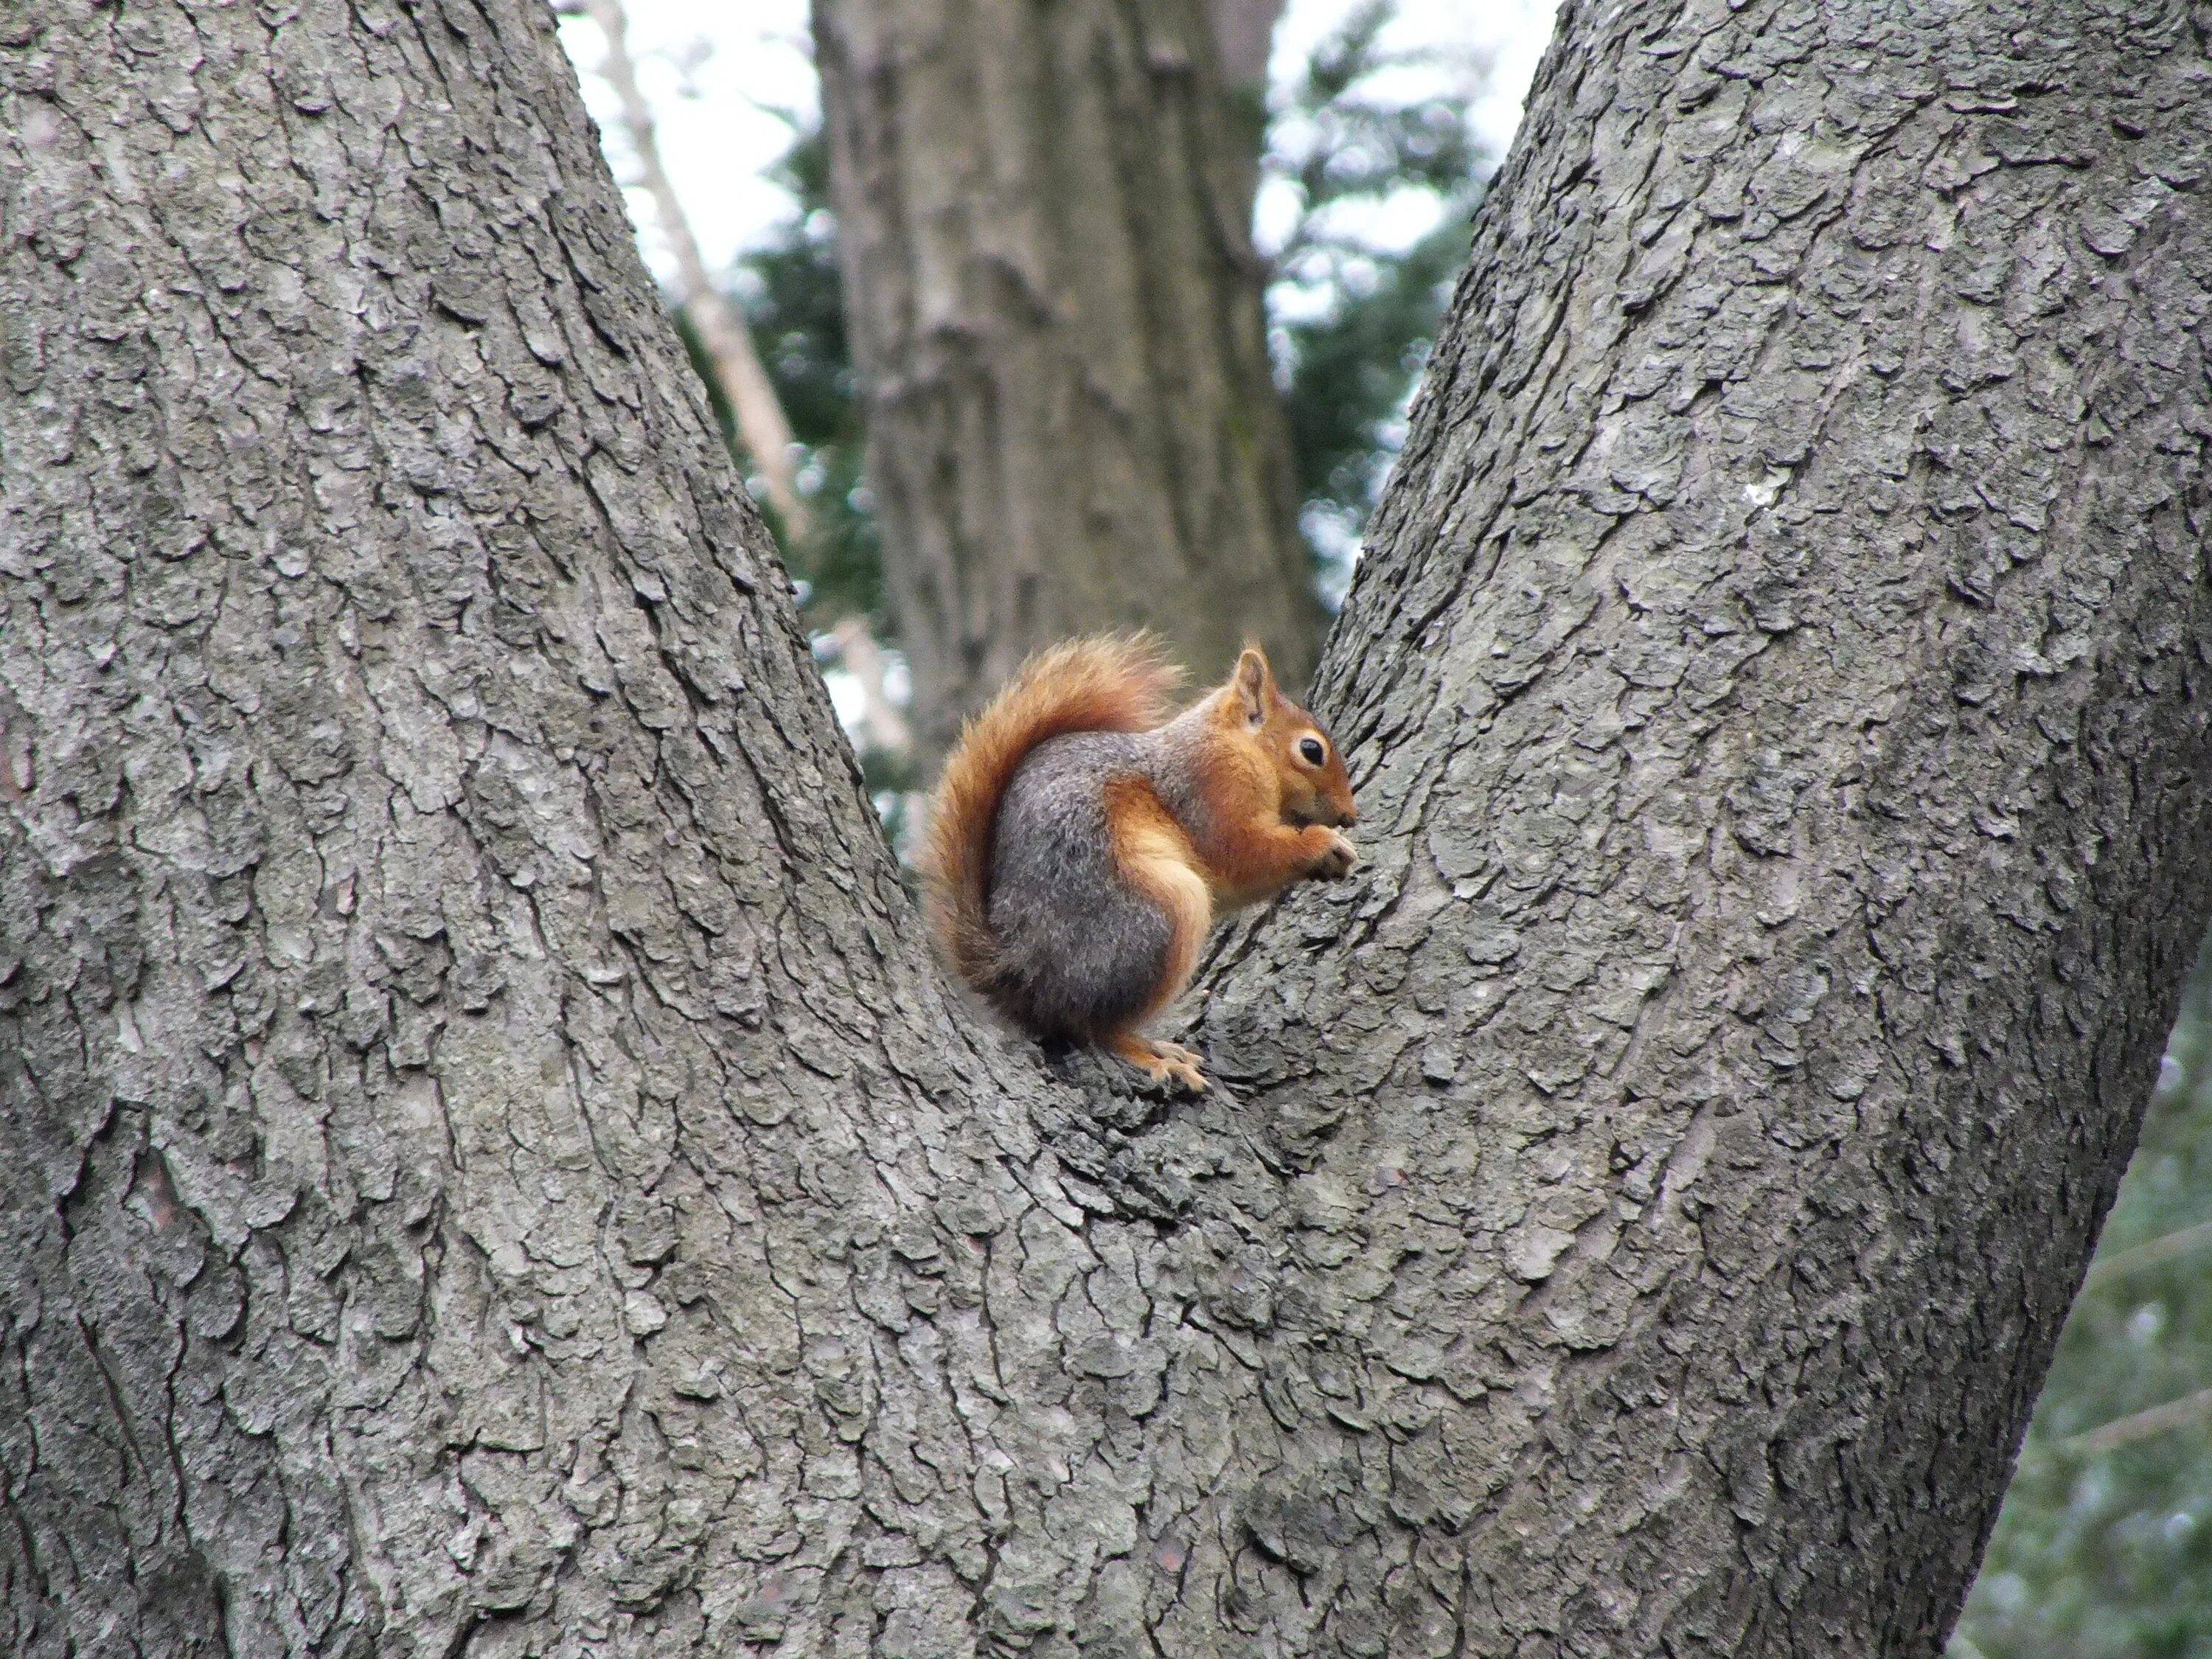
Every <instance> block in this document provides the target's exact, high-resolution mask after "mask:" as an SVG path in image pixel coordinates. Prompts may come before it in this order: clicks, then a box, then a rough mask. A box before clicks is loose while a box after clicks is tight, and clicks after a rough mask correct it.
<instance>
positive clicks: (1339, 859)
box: [1306, 829, 1359, 881]
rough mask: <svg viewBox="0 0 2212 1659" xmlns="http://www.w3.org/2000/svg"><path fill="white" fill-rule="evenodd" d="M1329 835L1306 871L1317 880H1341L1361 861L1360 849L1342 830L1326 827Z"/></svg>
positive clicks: (1323, 833)
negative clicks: (1354, 845) (1353, 844)
mask: <svg viewBox="0 0 2212 1659" xmlns="http://www.w3.org/2000/svg"><path fill="white" fill-rule="evenodd" d="M1321 833H1322V835H1323V836H1327V837H1328V840H1327V841H1325V842H1323V843H1322V848H1321V851H1320V853H1319V854H1317V855H1316V857H1315V859H1314V861H1313V862H1312V863H1311V864H1310V865H1309V866H1307V868H1306V873H1307V874H1308V875H1310V876H1311V877H1312V878H1314V879H1315V880H1316V881H1341V880H1342V879H1343V878H1345V877H1346V876H1348V875H1350V874H1351V873H1352V866H1353V865H1355V864H1357V863H1358V862H1359V851H1358V848H1355V847H1353V846H1352V842H1351V841H1350V839H1349V838H1347V837H1346V836H1345V835H1344V834H1343V833H1342V832H1341V831H1339V830H1335V829H1322V832H1321Z"/></svg>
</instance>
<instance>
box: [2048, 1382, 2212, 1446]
mask: <svg viewBox="0 0 2212 1659" xmlns="http://www.w3.org/2000/svg"><path fill="white" fill-rule="evenodd" d="M2200 1417H2212V1389H2200V1390H2198V1391H2197V1393H2195V1394H2192V1395H2185V1397H2184V1398H2182V1399H2179V1400H2169V1401H2166V1404H2164V1405H2163V1406H2153V1407H2151V1408H2150V1409H2149V1410H2148V1411H2141V1412H2134V1413H2130V1414H2129V1415H2128V1416H2126V1417H2119V1418H2115V1419H2112V1421H2111V1422H2109V1423H2106V1424H2103V1425H2100V1426H2099V1427H2096V1428H2093V1429H2090V1430H2088V1431H2086V1432H2084V1433H2081V1434H2069V1435H2068V1436H2067V1437H2066V1438H2065V1439H2063V1440H2062V1441H2060V1442H2059V1443H2058V1449H2059V1450H2060V1451H2063V1452H2072V1453H2075V1454H2076V1455H2081V1456H2085V1457H2093V1456H2095V1455H2098V1454H2099V1453H2100V1452H2108V1451H2114V1450H2117V1449H2119V1448H2120V1447H2122V1446H2126V1445H2131V1444H2133V1443H2135V1442H2136V1441H2138V1440H2148V1439H2149V1438H2150V1437H2151V1436H2153V1435H2154V1434H2164V1433H2165V1432H2166V1431H2167V1430H2168V1429H2178V1428H2179V1427H2180V1426H2181V1425H2183V1424H2185V1423H2190V1422H2193V1421H2195V1420H2196V1419H2197V1418H2200Z"/></svg>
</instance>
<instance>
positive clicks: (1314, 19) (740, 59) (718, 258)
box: [561, 0, 1554, 279]
mask: <svg viewBox="0 0 2212 1659" xmlns="http://www.w3.org/2000/svg"><path fill="white" fill-rule="evenodd" d="M1353 3H1354V0H1290V4H1289V7H1288V9H1287V10H1286V12H1285V15H1284V17H1283V21H1282V22H1281V23H1280V24H1279V25H1278V26H1277V28H1276V32H1275V58H1274V74H1275V76H1276V79H1277V80H1278V81H1280V80H1282V79H1283V78H1284V77H1285V76H1287V75H1289V74H1291V73H1293V72H1295V70H1296V68H1297V65H1298V64H1300V63H1302V62H1303V61H1304V58H1305V56H1306V55H1307V54H1308V53H1309V52H1310V51H1311V50H1312V47H1313V45H1314V43H1315V42H1316V40H1319V39H1321V38H1322V36H1323V35H1325V34H1326V33H1328V31H1329V30H1330V29H1331V28H1332V27H1334V26H1335V25H1336V24H1337V23H1338V22H1339V21H1340V20H1341V19H1342V18H1343V17H1344V15H1346V13H1347V12H1349V11H1350V10H1351V9H1352V4H1353ZM628 9H629V46H630V53H631V56H632V57H633V58H635V59H636V60H637V65H638V79H639V81H640V82H641V84H642V86H643V88H644V89H645V94H646V97H647V100H648V101H649V102H650V103H651V104H652V105H653V115H654V118H655V120H656V121H657V122H658V124H659V136H660V149H661V155H662V159H663V160H664V161H665V163H666V165H667V167H668V171H669V175H670V177H671V179H673V180H674V181H675V185H676V191H677V194H678V196H680V197H682V198H683V201H684V210H685V212H686V213H687V214H688V215H689V216H690V220H691V227H692V230H693V232H694V234H696V235H697V237H698V238H699V242H700V247H701V251H702V252H703V253H704V254H705V256H706V259H707V264H708V268H709V269H710V270H723V269H726V267H727V266H728V265H729V264H731V263H732V261H733V260H734V259H735V258H737V256H738V254H739V253H741V252H744V250H745V249H746V248H747V247H749V246H751V245H752V244H753V243H755V242H756V241H757V240H759V239H760V237H761V235H762V234H763V232H764V231H765V230H767V229H768V228H769V227H770V226H772V225H774V224H775V222H777V220H778V219H779V218H780V217H781V216H783V215H784V214H786V213H787V211H788V210H789V205H790V204H789V200H788V198H787V197H786V196H785V195H784V194H783V192H782V191H780V190H778V189H777V188H776V187H775V185H773V184H771V183H769V181H768V180H767V179H765V178H763V172H764V170H765V169H766V168H767V167H768V166H769V163H771V162H772V161H775V158H776V156H777V155H780V154H781V152H782V149H783V147H784V145H785V143H787V141H788V138H789V130H788V128H787V126H786V125H785V124H784V122H783V121H782V120H781V118H779V117H778V116H777V115H776V114H775V112H776V111H778V110H790V111H794V112H807V113H811V112H813V110H814V109H815V107H816V106H817V91H816V86H815V78H814V65H813V64H812V61H811V58H809V56H808V51H807V27H806V0H747V3H744V4H741V5H731V4H729V3H728V0H628ZM1553 9H1554V0H1401V7H1400V14H1399V17H1398V20H1397V21H1396V22H1395V23H1394V24H1393V25H1392V27H1391V31H1390V33H1389V35H1388V36H1387V37H1386V39H1387V40H1389V42H1390V43H1392V44H1394V45H1398V46H1407V47H1426V48H1431V49H1441V50H1442V51H1443V52H1446V53H1448V54H1449V57H1450V58H1452V59H1455V60H1456V61H1457V63H1458V64H1460V65H1461V66H1462V76H1461V77H1459V78H1462V81H1463V83H1464V84H1468V86H1469V87H1470V89H1471V90H1472V89H1474V86H1475V85H1476V82H1475V76H1474V74H1473V73H1472V72H1471V68H1470V66H1472V65H1475V64H1487V65H1488V68H1489V74H1488V76H1487V77H1486V81H1485V82H1483V83H1481V87H1480V95H1479V96H1475V97H1474V98H1473V99H1472V100H1471V106H1470V110H1469V117H1470V119H1471V121H1472V122H1473V124H1474V129H1475V131H1476V132H1477V133H1478V134H1479V135H1480V137H1482V139H1483V140H1484V142H1485V143H1486V145H1487V146H1488V148H1489V149H1490V153H1491V155H1492V157H1493V159H1495V158H1498V157H1502V156H1503V155H1504V153H1505V146H1506V143H1507V142H1508V141H1509V140H1510V138H1511V137H1512V134H1513V129H1514V127H1515V125H1517V124H1518V122H1519V121H1520V118H1521V102H1522V97H1523V96H1524V95H1525V94H1526V93H1527V90H1528V79H1529V76H1532V75H1533V74H1534V72H1535V68H1536V60H1537V58H1539V57H1540V56H1541V53H1542V52H1543V49H1544V46H1545V44H1546V42H1547V40H1549V39H1550V37H1551V30H1552V16H1553ZM561 34H562V40H563V41H564V42H566V43H567V45H568V51H569V53H570V55H571V56H572V57H574V59H575V61H576V64H577V67H578V68H579V69H580V70H582V71H583V83H584V97H585V100H586V103H587V104H589V106H591V110H592V114H593V115H595V116H597V117H598V118H599V125H600V126H601V128H602V129H603V130H605V131H609V132H610V133H612V132H613V131H616V130H617V125H618V124H617V121H616V120H615V118H614V116H615V111H614V100H613V95H612V94H611V93H610V92H609V91H608V90H607V87H606V84H605V82H603V81H601V80H600V79H599V76H598V75H597V74H596V73H594V70H596V68H597V66H598V64H599V58H600V56H601V52H602V46H601V42H600V38H599V31H598V30H597V29H596V28H595V27H592V24H591V23H590V22H588V21H586V20H584V19H582V18H580V17H570V18H566V19H564V20H563V21H562V26H561ZM609 149H610V152H611V154H612V155H613V159H614V165H615V176H616V177H617V178H618V179H627V178H628V177H629V176H630V171H631V170H630V168H629V163H628V161H627V160H626V158H625V156H624V155H623V149H622V146H621V144H620V143H619V141H618V140H617V141H615V142H612V143H610V145H609ZM629 205H630V216H631V219H632V220H633V221H634V222H635V223H636V224H637V225H638V226H639V227H640V230H641V241H642V243H643V245H644V248H645V254H646V258H647V263H648V264H651V265H652V266H653V270H654V273H655V275H657V276H661V277H663V278H664V279H665V277H666V276H668V274H669V272H668V269H667V265H668V262H667V260H666V258H665V254H664V253H663V252H662V249H661V247H660V246H659V236H658V234H656V232H655V230H654V228H653V206H652V204H651V202H650V201H649V200H647V197H645V195H644V193H643V192H642V191H632V192H631V196H630V204H629ZM1265 211H1266V209H1265V204H1262V214H1263V216H1264V214H1265ZM1421 228H1425V226H1420V225H1416V226H1414V227H1413V228H1412V230H1411V231H1410V232H1409V236H1410V234H1418V232H1419V229H1421Z"/></svg>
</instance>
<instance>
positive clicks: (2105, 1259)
mask: <svg viewBox="0 0 2212 1659" xmlns="http://www.w3.org/2000/svg"><path fill="white" fill-rule="evenodd" d="M2208 1245H2212V1221H2203V1222H2199V1223H2198V1224H2197V1225H2196V1226H2194V1227H2184V1228H2181V1229H2180V1230H2179V1231H2175V1232H2170V1233H2167V1234H2166V1235H2164V1236H2163V1237H2159V1238H2154V1239H2150V1240H2148V1241H2147V1242H2146V1243H2141V1244H2137V1245H2135V1246H2134V1247H2132V1248H2131V1249H2124V1250H2115V1251H2113V1252H2112V1255H2103V1256H2099V1257H2098V1258H2097V1259H2096V1260H2095V1261H2092V1262H2091V1263H2090V1264H2089V1271H2088V1273H2087V1275H2086V1276H2085V1277H2084V1278H2083V1279H2082V1280H2081V1289H2082V1291H2083V1292H2084V1293H2085V1294H2086V1293H2087V1291H2089V1290H2090V1289H2091V1288H2092V1287H2093V1286H2095V1285H2103V1284H2107V1283H2109V1282H2110V1281H2112V1279H2118V1278H2119V1277H2120V1276H2121V1275H2122V1274H2124V1273H2133V1272H2135V1271H2136V1269H2137V1268H2138V1267H2155V1266H2156V1265H2157V1264H2158V1263H2160V1262H2161V1261H2172V1260H2173V1259H2174V1257H2176V1256H2178V1255H2188V1254H2189V1253H2190V1252H2191V1250H2199V1249H2204V1248H2205V1247H2206V1246H2208Z"/></svg>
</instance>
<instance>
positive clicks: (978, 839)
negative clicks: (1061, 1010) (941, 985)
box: [921, 634, 1182, 992]
mask: <svg viewBox="0 0 2212 1659" xmlns="http://www.w3.org/2000/svg"><path fill="white" fill-rule="evenodd" d="M1181 681H1182V673H1181V671H1178V670H1177V669H1176V668H1174V667H1172V666H1171V665H1169V664H1167V663H1165V662H1164V661H1162V660H1161V658H1160V655H1159V648H1158V644H1157V643H1156V642H1155V641H1154V640H1153V639H1152V636H1151V635H1147V634H1135V635H1103V636H1100V637H1097V638H1093V639H1087V640H1071V641H1068V642H1067V643H1066V644H1065V645H1056V646H1054V647H1052V648H1051V649H1049V650H1046V651H1040V652H1038V653H1036V655H1035V656H1033V657H1031V658H1030V659H1029V660H1028V661H1027V662H1025V663H1024V664H1023V665H1021V667H1020V668H1019V669H1018V670H1016V671H1015V673H1014V678H1012V680H1010V681H1009V682H1008V683H1007V684H1006V689H1005V690H1002V691H1000V693H999V695H998V696H995V697H994V698H993V699H992V700H991V701H990V702H989V703H988V704H987V705H986V706H985V707H984V708H983V711H982V712H981V714H977V715H976V716H975V718H974V719H972V720H969V722H968V723H967V725H966V726H964V727H963V728H962V730H961V733H960V741H959V742H958V743H957V744H954V745H953V749H952V754H951V758H950V759H948V760H947V761H946V762H945V775H944V776H943V777H942V778H941V779H939V781H938V785H937V793H935V794H934V795H933V796H932V797H931V798H930V803H929V833H928V836H927V842H926V843H925V845H924V847H923V849H922V856H921V874H922V882H923V892H924V896H925V901H926V904H927V911H928V916H929V930H930V933H931V934H932V935H933V937H934V938H935V939H936V940H937V945H938V949H939V951H942V952H943V953H944V955H945V960H946V961H947V962H948V963H951V966H952V968H953V969H954V971H956V972H957V973H958V974H959V975H960V976H961V978H963V979H964V980H966V981H968V982H969V984H970V985H972V986H974V987H975V988H976V989H977V990H979V991H984V992H988V991H989V989H990V987H991V986H992V983H993V981H994V980H995V979H996V977H997V971H996V969H997V962H996V957H997V954H998V951H997V941H996V939H994V936H993V934H992V932H991V921H990V909H989V906H990V896H991V838H992V835H993V832H994V829H995V828H996V826H997V823H998V819H999V803H1000V800H1001V799H1003V798H1004V797H1005V795H1006V785H1007V784H1008V782H1009V781H1012V777H1013V775H1014V770H1015V769H1016V768H1017V767H1018V766H1020V765H1021V763H1022V760H1023V757H1024V756H1026V755H1027V754H1028V753H1029V752H1030V750H1032V749H1034V748H1036V746H1037V744H1041V743H1043V742H1046V741H1048V739H1050V738H1057V737H1062V736H1065V735H1066V733H1068V732H1149V731H1150V730H1152V728H1153V727H1154V726H1158V725H1160V724H1161V723H1162V722H1164V720H1166V719H1167V718H1168V716H1169V715H1170V714H1171V713H1172V712H1173V704H1172V699H1173V696H1174V694H1175V691H1176V687H1177V685H1178V684H1180V683H1181Z"/></svg>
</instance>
